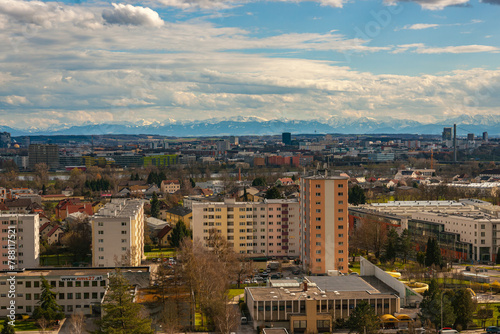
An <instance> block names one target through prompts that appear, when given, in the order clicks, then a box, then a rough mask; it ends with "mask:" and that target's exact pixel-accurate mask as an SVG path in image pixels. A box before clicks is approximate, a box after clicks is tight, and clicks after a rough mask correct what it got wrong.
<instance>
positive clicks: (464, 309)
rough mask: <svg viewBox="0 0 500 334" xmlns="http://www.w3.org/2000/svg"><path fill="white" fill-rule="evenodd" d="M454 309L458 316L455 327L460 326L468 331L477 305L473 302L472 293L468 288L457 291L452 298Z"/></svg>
mask: <svg viewBox="0 0 500 334" xmlns="http://www.w3.org/2000/svg"><path fill="white" fill-rule="evenodd" d="M452 304H453V309H454V312H455V315H456V316H457V318H456V320H455V327H456V326H457V325H460V326H461V327H462V329H467V327H468V325H469V323H471V322H472V318H473V315H474V311H475V310H476V303H474V301H473V300H472V296H471V293H470V292H469V290H467V288H461V289H458V290H456V291H455V295H454V296H453V298H452Z"/></svg>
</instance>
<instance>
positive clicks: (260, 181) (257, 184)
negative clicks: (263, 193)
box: [252, 177, 267, 187]
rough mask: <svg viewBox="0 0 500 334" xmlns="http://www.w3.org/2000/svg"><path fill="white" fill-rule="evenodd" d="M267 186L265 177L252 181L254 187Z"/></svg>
mask: <svg viewBox="0 0 500 334" xmlns="http://www.w3.org/2000/svg"><path fill="white" fill-rule="evenodd" d="M266 185H267V183H266V179H264V178H263V177H257V178H255V179H254V180H253V181H252V187H265V186H266Z"/></svg>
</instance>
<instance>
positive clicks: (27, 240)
mask: <svg viewBox="0 0 500 334" xmlns="http://www.w3.org/2000/svg"><path fill="white" fill-rule="evenodd" d="M0 225H1V232H0V236H1V241H0V245H1V246H2V252H1V254H0V270H11V269H21V268H36V267H38V266H39V264H40V238H39V235H40V234H39V229H40V220H39V217H38V214H1V215H0ZM9 257H10V258H9ZM12 266H13V267H12Z"/></svg>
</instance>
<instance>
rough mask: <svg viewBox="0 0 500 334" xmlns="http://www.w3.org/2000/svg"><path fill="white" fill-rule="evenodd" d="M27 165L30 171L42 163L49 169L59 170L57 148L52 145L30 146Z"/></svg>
mask: <svg viewBox="0 0 500 334" xmlns="http://www.w3.org/2000/svg"><path fill="white" fill-rule="evenodd" d="M28 159H29V160H28V163H29V168H30V169H31V170H35V166H36V165H37V164H39V163H44V164H46V165H47V167H48V168H49V169H57V168H59V146H57V145H54V144H31V145H30V146H29V148H28Z"/></svg>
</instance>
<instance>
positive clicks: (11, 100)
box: [0, 95, 30, 106]
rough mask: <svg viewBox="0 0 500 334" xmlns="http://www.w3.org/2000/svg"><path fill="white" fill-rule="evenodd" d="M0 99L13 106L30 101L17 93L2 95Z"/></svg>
mask: <svg viewBox="0 0 500 334" xmlns="http://www.w3.org/2000/svg"><path fill="white" fill-rule="evenodd" d="M0 101H3V102H5V103H7V104H10V105H14V106H19V105H23V104H29V103H30V102H29V101H28V99H27V98H26V97H25V96H17V95H11V96H5V97H2V98H0Z"/></svg>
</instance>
